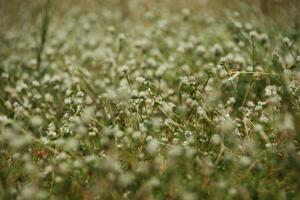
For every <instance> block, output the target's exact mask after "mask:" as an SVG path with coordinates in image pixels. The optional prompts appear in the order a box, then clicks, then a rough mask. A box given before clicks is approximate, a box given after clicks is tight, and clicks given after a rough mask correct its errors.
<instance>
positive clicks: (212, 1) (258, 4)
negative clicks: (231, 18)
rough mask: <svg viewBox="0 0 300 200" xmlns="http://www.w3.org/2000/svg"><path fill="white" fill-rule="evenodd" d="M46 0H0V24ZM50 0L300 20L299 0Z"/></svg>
mask: <svg viewBox="0 0 300 200" xmlns="http://www.w3.org/2000/svg"><path fill="white" fill-rule="evenodd" d="M46 3H47V0H35V1H30V0H0V16H1V18H0V20H1V27H5V28H9V26H11V25H12V24H16V23H23V22H24V20H30V19H32V18H36V17H37V16H38V14H39V12H41V10H42V9H43V8H44V6H45V4H46ZM50 4H51V7H52V8H54V9H53V10H54V11H55V12H56V13H57V14H60V15H63V14H64V13H65V12H66V11H67V10H68V9H71V8H74V7H79V8H80V9H83V10H87V11H88V10H89V9H97V8H99V7H105V8H106V9H118V10H119V11H120V12H122V15H123V17H125V18H126V17H132V18H135V17H138V16H139V15H140V14H143V13H144V12H145V11H149V10H151V11H160V10H162V9H167V10H169V11H170V12H178V11H180V10H181V9H182V8H190V9H191V10H192V11H193V12H204V13H210V14H213V15H215V16H220V15H222V14H223V13H224V11H229V12H230V11H239V12H240V13H241V14H242V15H244V16H248V17H255V16H256V17H258V16H259V17H263V18H264V20H268V21H272V22H274V23H277V24H279V25H281V26H294V27H299V23H300V1H299V0H230V1H229V0H151V1H149V0H63V1H61V0H50ZM125 18H124V19H125ZM260 19H261V18H260Z"/></svg>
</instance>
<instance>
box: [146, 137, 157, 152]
mask: <svg viewBox="0 0 300 200" xmlns="http://www.w3.org/2000/svg"><path fill="white" fill-rule="evenodd" d="M159 150H160V144H159V142H158V141H157V140H156V139H151V140H150V141H149V142H148V144H147V146H146V151H147V152H148V153H149V154H150V155H155V154H157V153H158V152H159Z"/></svg>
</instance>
